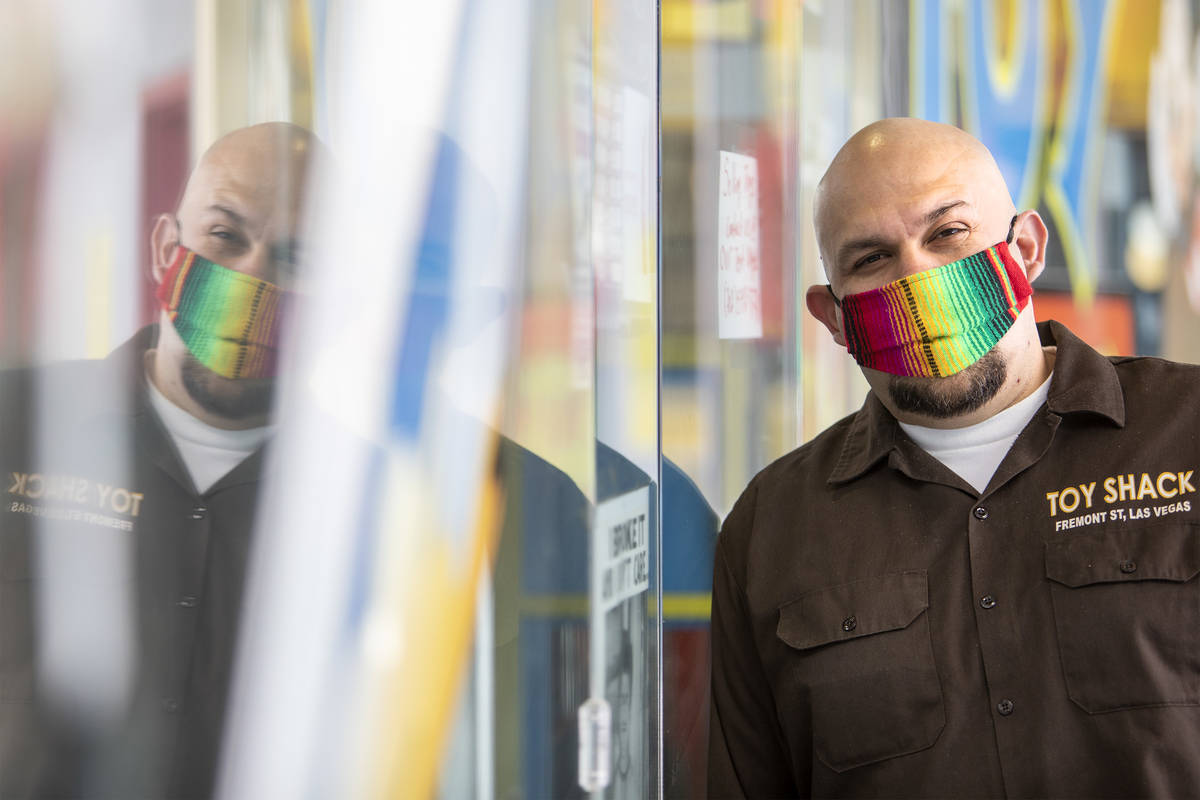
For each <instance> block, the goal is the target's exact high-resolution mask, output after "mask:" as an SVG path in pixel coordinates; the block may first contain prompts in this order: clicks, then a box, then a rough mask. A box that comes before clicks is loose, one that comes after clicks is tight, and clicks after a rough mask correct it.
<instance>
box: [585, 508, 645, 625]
mask: <svg viewBox="0 0 1200 800" xmlns="http://www.w3.org/2000/svg"><path fill="white" fill-rule="evenodd" d="M649 536H650V487H648V486H647V487H643V488H641V489H637V490H635V491H632V492H629V493H628V494H623V495H621V496H620V497H614V498H613V499H612V500H606V501H605V502H603V503H600V504H599V505H597V506H596V527H595V534H594V535H593V537H592V613H593V614H595V613H602V612H605V611H608V610H609V609H610V608H612V607H613V606H615V605H617V604H618V603H620V602H621V601H622V600H626V599H628V598H630V597H633V596H634V595H637V594H640V593H642V592H644V591H646V590H647V589H648V588H650V547H649V542H648V541H647V540H648V539H649Z"/></svg>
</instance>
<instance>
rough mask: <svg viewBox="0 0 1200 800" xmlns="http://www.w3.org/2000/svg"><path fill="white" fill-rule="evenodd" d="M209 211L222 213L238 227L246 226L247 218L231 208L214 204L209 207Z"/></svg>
mask: <svg viewBox="0 0 1200 800" xmlns="http://www.w3.org/2000/svg"><path fill="white" fill-rule="evenodd" d="M208 210H209V211H219V212H220V213H222V214H224V215H225V216H227V217H229V218H230V219H231V220H233V221H234V222H235V223H236V224H238V225H245V224H246V218H245V217H243V216H242V215H241V214H239V213H238V212H236V211H234V210H233V209H232V208H230V207H229V206H223V205H221V204H219V203H213V204H212V205H211V206H209V207H208Z"/></svg>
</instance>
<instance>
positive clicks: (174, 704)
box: [162, 697, 179, 714]
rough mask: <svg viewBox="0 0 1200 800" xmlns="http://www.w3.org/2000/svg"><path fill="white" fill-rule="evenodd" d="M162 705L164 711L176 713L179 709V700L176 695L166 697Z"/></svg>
mask: <svg viewBox="0 0 1200 800" xmlns="http://www.w3.org/2000/svg"><path fill="white" fill-rule="evenodd" d="M162 707H163V711H165V712H167V713H168V714H174V713H175V712H176V711H178V710H179V701H178V700H176V699H175V698H174V697H167V698H164V699H163V701H162Z"/></svg>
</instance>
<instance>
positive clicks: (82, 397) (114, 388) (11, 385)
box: [0, 329, 150, 432]
mask: <svg viewBox="0 0 1200 800" xmlns="http://www.w3.org/2000/svg"><path fill="white" fill-rule="evenodd" d="M149 333H150V331H149V329H142V330H141V331H139V332H138V333H137V334H136V335H135V336H134V337H132V338H131V339H129V340H127V341H126V342H124V343H123V344H121V345H120V346H119V347H118V348H117V349H116V350H114V351H113V352H112V353H110V354H109V355H108V356H107V357H106V358H87V359H69V360H62V361H50V362H46V363H43V364H34V365H20V366H12V367H9V368H7V369H3V370H0V415H3V416H2V417H0V420H7V423H8V424H4V422H3V421H0V425H3V427H4V430H5V431H6V432H11V431H13V430H20V429H24V428H25V427H26V426H27V425H28V422H29V420H30V419H32V418H33V416H35V415H36V416H38V417H40V418H42V419H46V418H57V419H61V420H62V421H64V422H66V421H68V420H69V419H75V420H78V419H79V418H80V417H81V415H87V414H88V413H89V412H92V411H96V412H100V411H103V410H105V409H107V408H109V407H110V406H112V405H113V404H114V403H116V404H117V405H118V406H119V407H122V408H127V407H128V398H129V397H130V396H131V394H132V393H133V392H135V391H136V390H137V387H138V381H137V380H136V378H137V376H138V375H140V374H141V373H140V370H141V366H140V364H141V354H142V353H143V352H144V351H145V341H146V338H147V336H148V334H149Z"/></svg>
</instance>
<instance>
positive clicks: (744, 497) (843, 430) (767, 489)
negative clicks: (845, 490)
mask: <svg viewBox="0 0 1200 800" xmlns="http://www.w3.org/2000/svg"><path fill="white" fill-rule="evenodd" d="M865 413H866V411H865V409H860V410H859V411H856V412H854V413H852V414H848V415H846V416H845V417H843V418H842V419H840V420H838V421H837V422H835V423H833V424H832V425H830V426H829V427H828V428H826V429H825V430H823V431H822V432H821V433H819V434H817V435H816V436H815V437H813V438H812V439H810V440H809V441H807V442H805V443H804V444H802V445H800V446H799V447H796V448H795V449H793V450H791V451H789V452H787V453H785V454H784V455H782V456H780V457H779V458H777V459H775V460H774V461H772V462H771V463H769V464H767V465H766V466H765V467H763V468H762V469H761V470H759V471H758V473H757V474H756V475H755V476H754V477H753V478H751V479H750V482H749V483H748V484H747V486H746V488H745V489H744V490H743V491H742V494H741V496H740V497H739V498H738V500H737V502H736V503H735V504H734V508H733V510H732V511H731V512H730V514H729V518H728V520H727V522H728V521H732V523H733V524H732V525H730V524H727V525H726V528H730V527H738V523H739V521H746V522H749V521H750V520H752V519H753V517H754V515H755V510H756V509H758V508H769V509H771V510H772V512H773V513H774V512H776V511H778V510H779V509H781V508H787V507H791V506H793V505H794V504H796V503H804V502H806V501H810V500H812V499H814V498H815V497H816V496H817V495H819V494H824V493H826V492H830V491H832V486H831V484H830V478H831V476H832V474H833V471H834V468H835V467H836V466H837V465H838V464H839V463H840V462H841V460H842V459H843V458H844V457H845V454H846V452H847V448H848V446H849V444H848V439H849V438H850V437H851V436H852V434H853V432H854V430H855V429H856V428H858V427H861V425H862V420H860V417H861V416H862V415H864V414H865Z"/></svg>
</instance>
